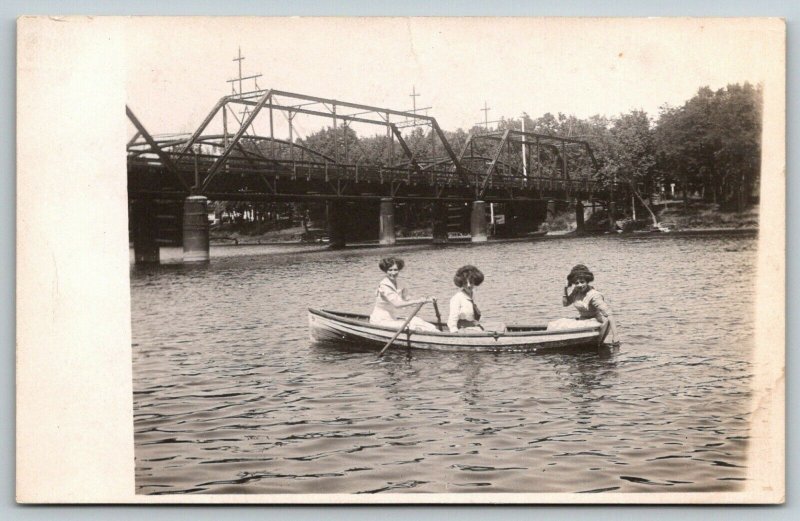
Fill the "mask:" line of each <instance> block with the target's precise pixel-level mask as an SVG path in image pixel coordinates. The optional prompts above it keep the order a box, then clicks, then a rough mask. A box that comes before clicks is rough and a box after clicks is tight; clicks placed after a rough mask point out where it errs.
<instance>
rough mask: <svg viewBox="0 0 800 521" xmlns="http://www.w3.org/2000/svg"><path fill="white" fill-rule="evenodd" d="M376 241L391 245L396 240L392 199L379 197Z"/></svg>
mask: <svg viewBox="0 0 800 521" xmlns="http://www.w3.org/2000/svg"><path fill="white" fill-rule="evenodd" d="M378 233H379V237H378V242H379V244H380V245H381V246H391V245H393V244H395V242H397V239H396V238H395V235H394V199H392V198H391V197H382V198H381V212H380V227H379V232H378Z"/></svg>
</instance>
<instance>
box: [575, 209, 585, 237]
mask: <svg viewBox="0 0 800 521" xmlns="http://www.w3.org/2000/svg"><path fill="white" fill-rule="evenodd" d="M575 231H576V232H577V233H583V232H585V231H586V226H585V224H584V222H583V203H582V202H581V201H575Z"/></svg>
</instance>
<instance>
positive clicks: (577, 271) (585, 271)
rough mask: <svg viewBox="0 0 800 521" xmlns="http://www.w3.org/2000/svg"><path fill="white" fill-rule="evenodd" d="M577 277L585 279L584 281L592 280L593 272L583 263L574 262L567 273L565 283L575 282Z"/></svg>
mask: <svg viewBox="0 0 800 521" xmlns="http://www.w3.org/2000/svg"><path fill="white" fill-rule="evenodd" d="M578 277H580V278H583V279H586V282H592V281H593V280H594V274H593V273H592V272H591V271H589V268H587V267H586V266H585V265H584V264H576V265H575V266H573V267H572V270H571V271H570V272H569V275H567V283H569V284H575V279H577V278H578Z"/></svg>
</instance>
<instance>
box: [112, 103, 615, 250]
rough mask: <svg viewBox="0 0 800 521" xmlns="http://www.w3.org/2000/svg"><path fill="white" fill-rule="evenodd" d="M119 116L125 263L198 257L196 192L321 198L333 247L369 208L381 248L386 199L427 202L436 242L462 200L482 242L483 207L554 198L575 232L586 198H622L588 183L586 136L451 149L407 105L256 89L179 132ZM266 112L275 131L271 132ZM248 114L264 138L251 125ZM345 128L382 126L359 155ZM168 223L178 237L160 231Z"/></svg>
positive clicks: (385, 240)
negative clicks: (318, 138) (568, 213)
mask: <svg viewBox="0 0 800 521" xmlns="http://www.w3.org/2000/svg"><path fill="white" fill-rule="evenodd" d="M126 113H127V116H128V118H129V120H130V121H131V123H132V124H133V126H134V127H135V128H136V134H135V136H134V137H133V139H131V141H130V142H129V143H128V147H127V154H128V159H127V163H128V198H129V201H130V202H131V219H130V220H131V230H132V234H133V238H134V250H135V257H136V261H137V262H157V261H158V248H159V245H161V244H164V242H170V241H171V242H173V243H174V242H178V243H181V244H183V246H184V258H185V259H187V260H207V259H208V221H207V217H206V211H205V210H206V203H207V201H208V200H212V201H260V202H276V201H287V202H302V201H324V202H325V203H326V204H327V205H328V207H329V209H330V211H329V212H328V215H329V223H328V225H329V235H330V237H331V246H332V247H343V246H344V245H345V244H346V241H347V226H346V214H347V213H352V211H353V209H354V208H355V209H356V211H358V209H367V208H377V209H378V212H377V213H378V215H377V218H378V220H379V237H378V238H379V240H380V243H381V244H386V245H389V244H394V242H395V230H394V209H393V208H394V204H395V202H396V201H423V202H427V203H431V207H432V212H431V217H430V219H431V223H432V227H433V235H434V240H435V241H437V242H446V240H447V228H446V220H447V219H446V216H447V213H448V208H449V207H450V206H452V205H460V206H464V204H465V203H466V204H467V205H469V206H470V207H471V210H472V214H473V216H472V218H471V219H470V230H469V231H470V235H471V237H472V240H473V241H476V242H477V241H485V240H486V238H487V233H486V231H487V219H486V214H487V212H486V205H487V204H491V203H502V204H503V205H504V206H505V207H506V208H508V209H509V211H510V212H511V213H517V214H519V215H531V214H534V213H536V212H535V211H534V210H533V209H535V208H546V210H547V213H548V216H551V215H552V214H554V213H555V210H556V207H557V206H561V207H564V206H565V205H574V207H575V211H576V219H577V222H578V226H579V230H580V228H581V226H582V224H583V218H584V204H585V203H586V202H591V204H592V206H593V207H594V206H600V207H608V206H609V205H613V201H614V197H615V192H616V194H617V197H619V196H620V195H622V194H621V193H620V187H615V186H614V185H611V184H608V183H601V182H600V181H598V180H597V176H596V173H597V162H596V160H595V157H594V154H593V151H592V148H591V146H590V144H589V143H588V142H586V141H583V140H578V139H571V138H564V137H559V136H550V135H544V134H536V133H531V132H522V131H519V130H512V129H505V130H497V131H492V132H489V131H485V132H479V133H471V134H469V135H468V136H467V137H466V140H463V142H461V143H458V145H459V146H457V147H454V146H453V145H452V144H451V142H450V140H449V139H448V136H447V135H446V133H445V132H444V131H442V129H441V128H440V127H439V125H438V123H437V121H436V119H435V118H433V117H431V116H428V115H423V114H420V113H419V112H417V111H416V110H415V111H397V110H391V109H386V108H381V107H372V106H368V105H363V104H357V103H350V102H343V101H338V100H333V99H325V98H319V97H315V96H308V95H303V94H297V93H290V92H285V91H278V90H273V89H267V90H257V91H253V92H247V93H243V94H234V95H230V96H225V97H223V98H221V99H220V100H219V101H218V102H217V104H216V105H215V106H214V107H213V108H212V110H211V111H210V112H209V114H208V115H207V116H206V118H205V119H204V120H203V122H202V123H201V124H200V126H199V127H198V128H197V129H196V130H195V131H194V132H193V133H192V135H191V136H177V137H175V136H169V137H159V138H156V137H154V136H152V135H151V134H150V133H149V132H148V130H147V128H146V127H145V126H144V125H143V123H142V122H141V121H139V119H138V118H137V117H136V115H135V114H134V112H133V111H132V110H131V109H130V108H128V107H126ZM276 114H280V115H281V116H282V118H283V120H280V123H281V124H282V127H283V130H284V131H288V137H286V138H285V139H284V138H282V137H277V135H276V127H277V126H278V125H277V123H278V122H279V121H278V120H277V118H276V117H275V115H276ZM298 116H301V117H306V118H307V117H314V118H324V119H326V120H328V121H329V122H330V123H331V126H329V127H328V128H327V135H326V137H327V139H326V140H324V141H323V142H322V143H312V140H311V139H308V138H305V139H304V138H298V136H297V128H296V119H297V118H298ZM258 121H262V125H261V126H262V127H266V128H268V132H267V135H262V134H263V132H262V133H258V132H257V131H256V128H257V126H256V123H257V122H258ZM215 125H216V127H217V128H219V127H221V132H220V131H215V130H214V126H215ZM353 125H360V126H361V127H362V128H363V127H365V126H366V127H378V128H381V127H382V128H383V129H384V130H385V136H380V135H377V136H376V137H375V138H372V141H371V144H372V150H371V153H368V152H366V151H365V150H363V147H361V146H360V145H359V143H358V141H357V140H355V139H354V136H355V134H354V132H353V131H352V129H351V127H352V126H353ZM409 128H411V129H415V128H420V129H422V131H417V132H416V135H415V136H412V137H414V138H416V139H415V141H414V142H411V140H410V139H409V136H408V133H406V135H404V133H403V131H404V130H405V129H409ZM426 131H427V134H426ZM420 137H422V139H424V141H422V144H421V143H420ZM451 139H452V137H451ZM456 148H458V151H456ZM170 201H172V202H173V203H174V204H169V202H170ZM165 202H166V204H165ZM165 208H166V209H167V210H165ZM165 212H166V213H167V215H166V216H165V215H164V213H165ZM366 213H369V212H366ZM201 215H202V217H201ZM165 217H166V218H165ZM164 222H167V223H168V224H166V225H165V224H164ZM170 227H171V228H172V229H173V231H175V229H177V230H178V231H179V233H173V234H172V238H171V239H164V238H163V237H164V233H162V232H164V228H170Z"/></svg>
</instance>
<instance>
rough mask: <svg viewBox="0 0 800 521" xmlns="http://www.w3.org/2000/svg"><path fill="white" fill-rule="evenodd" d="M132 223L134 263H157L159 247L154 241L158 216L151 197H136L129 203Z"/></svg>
mask: <svg viewBox="0 0 800 521" xmlns="http://www.w3.org/2000/svg"><path fill="white" fill-rule="evenodd" d="M131 223H132V224H133V258H134V262H135V263H136V264H158V262H159V260H160V259H159V247H158V242H157V241H156V235H157V231H158V216H157V212H156V204H155V201H153V200H152V199H137V200H135V201H133V204H132V205H131Z"/></svg>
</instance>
